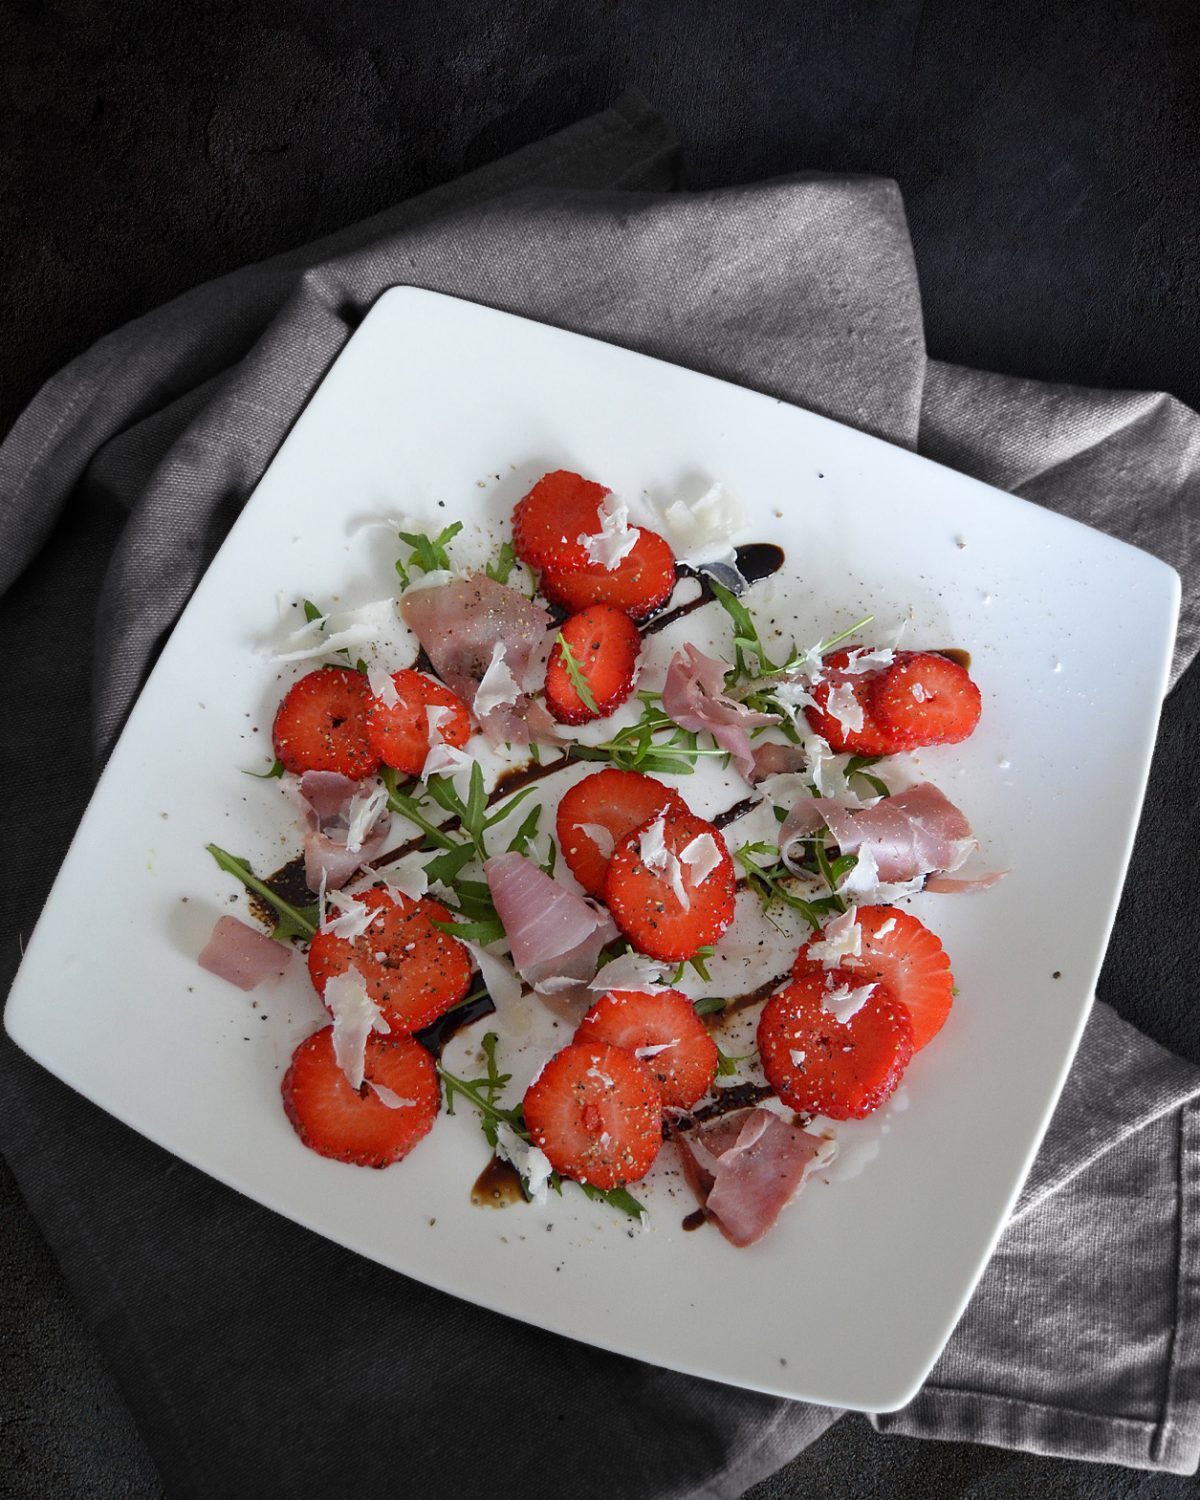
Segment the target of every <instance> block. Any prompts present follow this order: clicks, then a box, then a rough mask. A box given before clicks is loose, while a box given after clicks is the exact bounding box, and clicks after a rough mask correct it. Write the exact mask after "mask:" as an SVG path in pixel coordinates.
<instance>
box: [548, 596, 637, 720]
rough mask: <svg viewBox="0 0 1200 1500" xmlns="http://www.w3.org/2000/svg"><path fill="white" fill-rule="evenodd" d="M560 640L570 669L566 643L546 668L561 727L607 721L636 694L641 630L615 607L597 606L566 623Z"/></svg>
mask: <svg viewBox="0 0 1200 1500" xmlns="http://www.w3.org/2000/svg"><path fill="white" fill-rule="evenodd" d="M560 634H561V636H562V639H563V641H566V643H567V647H568V649H569V650H570V653H571V656H570V663H569V662H568V659H567V656H566V653H565V652H564V651H563V647H562V641H559V642H556V644H555V647H554V650H553V651H552V652H551V653H550V660H549V661H548V662H547V663H546V707H547V708H548V709H549V710H550V712H551V713H552V714H553V715H554V717H555V718H556V719H557V720H558V722H559V723H560V724H586V723H588V722H589V721H590V720H592V719H603V718H604V717H605V716H606V715H608V714H610V713H612V711H613V709H614V708H619V707H620V706H621V704H622V703H624V702H625V700H626V698H628V697H629V695H630V693H632V692H633V681H634V674H635V669H636V667H637V659H638V655H639V653H640V652H641V649H642V638H641V636H640V635H639V634H638V628H637V626H636V625H635V624H634V623H633V621H632V620H631V619H630V618H629V616H628V615H627V614H625V613H624V612H623V611H622V610H619V609H614V608H613V606H612V605H611V604H593V605H590V606H589V607H588V608H587V609H584V610H580V612H579V613H578V614H577V615H572V616H571V617H570V619H568V620H564V621H563V625H562V630H561V631H560ZM571 664H573V665H574V668H575V672H572V671H571ZM576 673H577V674H578V676H576ZM580 681H582V683H583V688H581V687H580ZM585 689H586V693H587V697H590V699H591V702H588V701H587V698H585V696H584V690H585Z"/></svg>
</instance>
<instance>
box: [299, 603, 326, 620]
mask: <svg viewBox="0 0 1200 1500" xmlns="http://www.w3.org/2000/svg"><path fill="white" fill-rule="evenodd" d="M303 607H304V619H305V622H306V623H307V624H309V625H311V624H312V623H313V621H314V620H323V619H324V618H325V611H324V610H323V609H318V608H317V606H316V605H315V604H314V603H313V602H312V600H311V599H305V600H304V605H303Z"/></svg>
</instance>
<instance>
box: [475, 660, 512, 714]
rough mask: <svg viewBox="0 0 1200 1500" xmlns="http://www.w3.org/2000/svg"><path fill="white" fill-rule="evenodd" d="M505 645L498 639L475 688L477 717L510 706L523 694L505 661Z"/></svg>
mask: <svg viewBox="0 0 1200 1500" xmlns="http://www.w3.org/2000/svg"><path fill="white" fill-rule="evenodd" d="M505 649H506V648H505V645H504V642H503V641H497V642H496V644H495V645H494V646H493V647H492V659H491V661H490V662H489V663H488V669H487V671H486V672H485V673H484V674H483V677H482V678H481V679H480V683H479V686H478V687H477V688H476V690H475V703H474V708H475V717H476V718H477V719H482V718H484V717H485V716H486V715H487V714H490V713H491V712H492V710H493V709H496V708H509V707H511V706H512V705H513V704H514V703H516V701H517V699H518V698H519V697H520V696H521V689H520V686H519V685H518V683H517V680H516V678H515V677H514V676H513V674H512V672H511V671H510V670H509V667H508V663H507V662H506V661H505V659H504V658H505Z"/></svg>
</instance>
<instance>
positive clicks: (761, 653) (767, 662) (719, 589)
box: [707, 577, 781, 677]
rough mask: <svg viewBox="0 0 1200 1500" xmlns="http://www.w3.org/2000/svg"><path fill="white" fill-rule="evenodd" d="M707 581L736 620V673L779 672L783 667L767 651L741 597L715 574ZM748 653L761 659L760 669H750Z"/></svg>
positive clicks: (734, 642) (724, 607) (758, 675)
mask: <svg viewBox="0 0 1200 1500" xmlns="http://www.w3.org/2000/svg"><path fill="white" fill-rule="evenodd" d="M707 583H708V586H709V588H710V589H712V592H713V597H714V598H715V599H716V601H717V603H718V604H719V605H720V606H721V608H722V609H723V610H724V611H725V613H726V614H727V615H728V616H729V618H730V620H731V621H732V622H733V649H734V656H735V667H734V675H735V677H750V676H753V677H765V676H769V675H771V674H773V673H776V672H779V671H780V670H781V667H778V666H776V665H775V663H774V662H773V661H772V660H771V658H770V657H769V656H768V655H767V652H766V648H765V647H764V646H763V643H762V640H761V638H760V637H759V634H758V626H757V625H755V623H754V617H753V615H751V613H750V611H749V610H748V609H747V608H746V606H745V605H744V604H743V603H742V601H741V600H740V599H739V598H738V597H737V595H736V594H734V593H731V592H730V590H729V589H727V588H726V587H725V586H724V584H720V583H718V582H717V580H716V579H715V578H712V577H709V578H708V579H707ZM747 656H752V657H754V658H755V660H756V661H757V663H758V667H757V670H755V671H754V672H751V671H750V669H749V668H748V667H747V665H746V658H747Z"/></svg>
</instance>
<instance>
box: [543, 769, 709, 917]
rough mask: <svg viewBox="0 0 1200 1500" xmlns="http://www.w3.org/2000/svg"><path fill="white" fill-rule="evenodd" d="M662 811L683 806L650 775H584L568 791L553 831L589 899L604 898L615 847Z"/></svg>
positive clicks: (684, 806) (613, 772) (675, 794)
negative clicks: (605, 834)
mask: <svg viewBox="0 0 1200 1500" xmlns="http://www.w3.org/2000/svg"><path fill="white" fill-rule="evenodd" d="M664 808H670V809H672V810H673V811H677V812H686V811H687V804H686V803H685V802H684V800H683V798H682V797H681V796H680V795H679V793H678V792H675V791H672V789H671V788H670V787H669V786H664V785H663V783H662V782H661V781H656V780H655V779H654V777H653V776H643V775H642V773H641V772H640V771H619V770H617V769H616V767H615V766H610V767H608V768H607V769H606V770H603V771H595V772H593V774H592V775H591V776H585V777H584V778H583V780H582V781H577V782H576V783H575V785H574V786H573V787H571V788H570V789H569V790H568V791H567V792H566V794H565V795H564V797H563V799H562V801H561V802H560V803H559V804H558V813H557V815H556V818H555V831H556V832H557V834H558V842H559V844H560V845H561V847H562V852H563V858H564V859H565V860H566V862H567V865H568V867H569V869H570V871H571V874H572V875H574V877H575V879H576V880H578V882H579V884H580V885H581V886H582V887H583V888H584V890H585V891H587V893H588V895H589V896H602V895H603V894H604V877H605V876H606V875H607V874H608V861H609V859H610V858H611V856H612V852H613V850H614V849H615V848H616V846H617V844H618V842H619V841H620V840H621V839H623V838H624V837H625V835H626V834H627V833H632V832H633V830H634V829H635V828H640V827H641V826H642V824H643V823H648V822H649V821H650V820H651V818H655V817H657V816H658V814H659V813H660V812H662V811H663V809H664ZM589 827H590V829H591V830H592V831H590V832H589ZM595 830H603V832H601V833H599V834H597V832H596V831H595ZM604 833H607V835H608V837H607V838H605V837H604Z"/></svg>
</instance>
